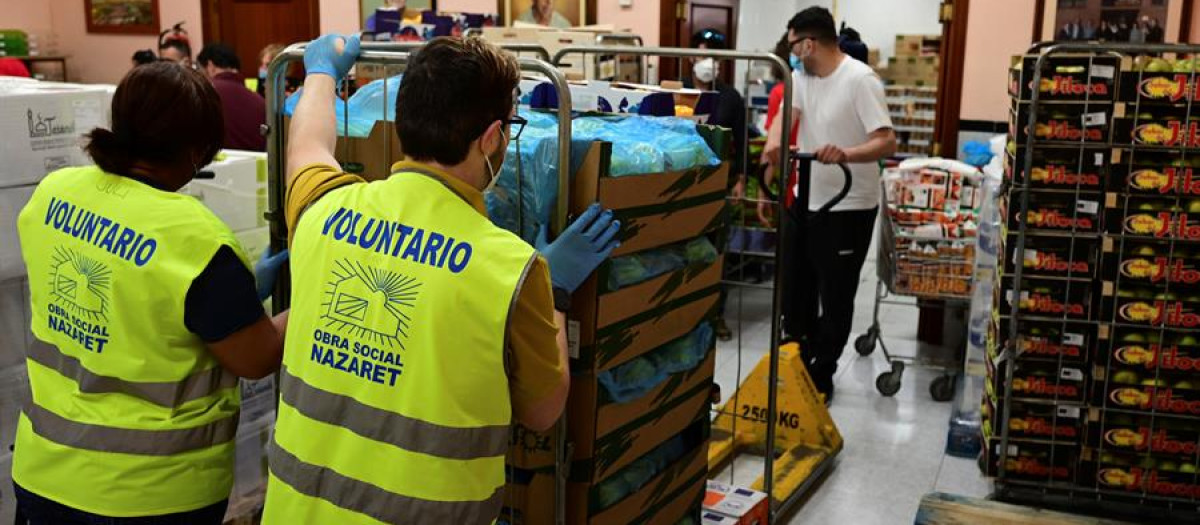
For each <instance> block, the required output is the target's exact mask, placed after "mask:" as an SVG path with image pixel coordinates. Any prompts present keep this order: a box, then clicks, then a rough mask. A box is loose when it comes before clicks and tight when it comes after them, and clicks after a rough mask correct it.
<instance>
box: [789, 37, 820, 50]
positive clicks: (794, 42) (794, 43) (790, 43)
mask: <svg viewBox="0 0 1200 525" xmlns="http://www.w3.org/2000/svg"><path fill="white" fill-rule="evenodd" d="M816 39H817V37H815V36H802V37H800V38H797V39H795V40H792V41H789V42H788V49H791V48H794V47H796V44H799V43H802V42H804V41H805V40H816Z"/></svg>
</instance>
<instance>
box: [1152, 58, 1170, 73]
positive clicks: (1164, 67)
mask: <svg viewBox="0 0 1200 525" xmlns="http://www.w3.org/2000/svg"><path fill="white" fill-rule="evenodd" d="M1172 69H1173V68H1172V67H1171V63H1170V62H1167V61H1166V60H1163V59H1161V58H1152V59H1150V62H1148V63H1147V64H1146V69H1145V71H1146V72H1147V73H1168V72H1170V71H1171V70H1172Z"/></svg>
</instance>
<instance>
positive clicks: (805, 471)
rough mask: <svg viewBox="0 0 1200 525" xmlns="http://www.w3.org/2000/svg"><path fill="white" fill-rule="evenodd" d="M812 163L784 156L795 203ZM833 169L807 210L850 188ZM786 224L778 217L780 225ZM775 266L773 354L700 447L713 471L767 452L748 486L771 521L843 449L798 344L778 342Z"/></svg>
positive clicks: (804, 193) (804, 195) (802, 198)
mask: <svg viewBox="0 0 1200 525" xmlns="http://www.w3.org/2000/svg"><path fill="white" fill-rule="evenodd" d="M814 160H815V158H814V157H813V155H811V154H803V153H793V154H792V155H791V161H792V162H793V163H795V164H796V170H795V173H796V183H797V200H798V201H799V202H807V201H808V194H809V181H810V180H811V178H812V162H813V161H814ZM839 167H840V168H841V169H842V174H843V176H844V178H845V184H844V187H843V188H842V191H841V192H839V193H838V195H837V196H835V197H834V198H833V199H832V200H830V201H829V202H828V203H826V204H825V205H824V206H822V207H821V208H820V209H818V210H817V211H816V212H812V213H825V212H828V211H829V210H830V209H831V208H833V207H834V206H835V205H837V203H839V202H841V200H842V199H843V198H845V196H846V194H847V193H849V192H850V184H851V174H850V169H849V168H848V167H847V166H846V165H844V164H840V165H839ZM759 182H760V185H761V187H762V188H763V190H764V192H765V193H767V194H768V195H769V196H770V198H771V199H773V200H775V199H778V196H777V195H770V194H771V193H772V192H771V191H770V189H769V188H768V187H767V185H766V184H765V182H764V181H762V180H761V179H760V180H759ZM783 187H787V185H783ZM788 211H789V215H788V217H789V218H790V219H791V220H792V221H793V223H794V224H795V225H794V226H789V227H799V228H803V227H804V224H805V222H807V219H808V218H809V217H811V215H812V214H811V213H810V214H809V215H808V216H807V217H805V216H800V215H801V214H795V213H790V210H788ZM786 222H787V221H786V220H783V221H781V224H780V226H781V227H783V226H784V225H783V223H786ZM781 237H782V236H781ZM781 266H782V265H778V264H777V271H776V296H775V308H774V311H775V315H774V318H773V319H772V331H773V334H772V345H776V346H777V347H778V351H777V352H768V353H767V355H765V356H763V359H762V360H761V361H759V362H758V364H757V365H756V366H755V367H754V370H753V371H752V372H751V373H750V375H749V376H747V377H746V380H745V381H743V382H742V384H741V385H740V386H739V387H738V389H737V391H736V392H735V393H734V394H733V396H732V397H730V398H729V400H728V401H726V402H725V404H724V405H722V406H721V408H720V409H719V411H718V412H717V417H716V418H715V419H713V422H712V440H711V442H710V444H709V448H708V471H709V472H710V473H712V474H714V475H715V474H716V473H718V472H720V471H721V470H722V469H723V468H725V467H726V466H727V465H729V464H730V463H731V462H732V461H733V460H734V458H735V457H736V456H738V455H740V454H743V453H750V454H756V455H761V456H767V454H768V451H771V456H770V457H769V458H768V460H767V461H766V462H765V468H764V473H763V476H762V477H759V478H758V480H756V481H755V482H754V483H753V484H752V485H751V487H750V488H752V489H754V490H758V491H762V492H767V493H769V494H770V495H771V509H772V511H771V513H770V514H771V518H770V521H771V522H772V523H773V522H774V520H775V517H776V516H780V515H783V514H786V513H787V512H789V511H790V508H791V507H792V506H793V505H795V504H796V503H797V502H799V500H800V498H801V497H803V496H804V495H805V494H807V493H808V491H809V490H810V489H811V488H812V487H813V485H814V484H815V483H816V482H817V481H818V480H820V479H821V477H822V476H823V475H824V474H825V473H826V472H827V471H828V470H829V469H830V468H831V467H832V466H833V463H834V459H835V458H836V457H837V455H838V453H840V452H841V451H842V446H843V441H842V434H841V433H840V432H838V429H837V425H835V424H834V423H833V418H832V417H830V415H829V410H828V409H827V408H826V406H825V399H824V396H823V395H822V394H820V393H818V392H817V388H816V386H815V385H813V382H812V378H811V377H809V375H808V369H807V368H806V367H805V365H804V359H803V358H802V356H801V349H800V345H799V344H798V343H788V344H784V345H782V346H778V343H777V340H778V333H779V324H778V321H779V315H778V312H779V300H780V297H782V292H781V291H780V290H779V283H780V280H779V279H780V278H781V276H782V273H781V270H780V269H779V268H780V267H781ZM772 424H773V425H774V428H772V427H771V425H772ZM769 443H773V445H769Z"/></svg>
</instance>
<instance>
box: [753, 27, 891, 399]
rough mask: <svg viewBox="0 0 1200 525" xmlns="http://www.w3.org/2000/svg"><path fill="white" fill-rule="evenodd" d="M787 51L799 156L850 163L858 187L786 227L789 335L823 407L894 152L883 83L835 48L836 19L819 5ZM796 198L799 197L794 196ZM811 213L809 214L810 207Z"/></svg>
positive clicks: (824, 176) (817, 170)
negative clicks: (883, 174)
mask: <svg viewBox="0 0 1200 525" xmlns="http://www.w3.org/2000/svg"><path fill="white" fill-rule="evenodd" d="M788 38H789V41H788V43H789V47H790V48H791V52H792V53H793V54H794V55H796V56H797V57H798V58H799V59H800V61H801V62H802V63H803V67H802V68H795V69H796V71H793V72H792V79H793V84H794V89H793V97H792V111H793V113H792V117H793V119H794V120H793V122H799V125H800V149H801V150H804V151H812V152H814V153H815V154H816V157H817V160H819V161H820V162H822V163H825V164H836V163H847V164H849V165H850V170H851V172H852V173H853V186H852V187H851V189H850V193H849V194H848V195H846V198H845V199H843V200H842V201H841V203H839V204H838V205H837V206H834V207H833V209H832V211H831V212H830V213H826V214H821V215H813V216H810V217H809V219H808V225H807V228H806V229H805V231H798V229H797V228H790V230H791V231H792V233H794V234H796V236H795V237H793V238H789V239H784V243H785V247H786V249H785V250H784V254H785V259H784V261H783V264H784V267H785V268H787V275H786V278H785V279H784V281H783V286H784V299H785V300H784V305H783V315H784V328H785V330H786V331H787V332H788V334H789V335H791V336H792V337H798V336H800V335H801V334H804V335H806V337H807V340H806V345H805V350H804V355H805V359H806V361H807V364H808V372H809V374H810V375H811V376H812V379H813V383H814V385H815V386H816V387H817V389H818V390H819V391H821V393H823V394H825V398H826V402H828V401H829V400H831V399H832V396H833V375H834V372H836V371H837V361H838V358H839V357H841V355H842V349H843V347H845V346H846V340H847V339H848V338H849V336H850V323H851V320H852V319H853V317H854V295H855V292H856V291H857V290H858V277H859V273H860V272H861V270H862V265H863V261H864V260H865V259H866V256H867V249H868V248H869V247H870V243H871V232H872V230H873V229H874V227H875V214H876V211H877V209H878V206H879V167H878V166H877V165H876V162H877V161H878V160H879V159H882V158H884V157H887V156H888V155H891V154H892V153H893V152H895V151H896V134H895V132H894V131H893V130H892V121H891V118H890V117H889V116H888V109H887V104H886V101H885V99H884V95H883V84H882V83H881V82H880V80H879V77H878V76H876V75H875V72H874V71H872V70H871V68H870V67H869V66H867V65H866V64H864V63H862V62H859V61H857V60H854V59H851V58H849V57H847V56H846V55H845V54H844V53H842V51H841V50H840V49H838V36H837V29H836V26H835V25H834V23H833V15H831V14H830V13H829V10H828V9H825V8H823V7H810V8H808V9H805V10H803V11H801V12H799V13H798V14H796V16H794V17H792V19H791V21H789V22H788ZM781 122H782V119H775V121H774V122H773V123H772V125H771V128H770V130H769V131H768V134H767V145H766V148H765V150H764V152H763V158H764V162H765V161H766V159H775V158H778V155H779V149H780V148H781V147H782V146H781V143H782V140H781V138H782V133H781V130H780V128H781V127H782V124H781ZM843 184H844V182H843V177H842V173H841V171H840V170H839V169H838V168H837V167H836V166H828V165H826V166H814V167H813V172H812V186H811V188H812V189H811V193H810V195H809V200H808V202H807V203H800V202H797V203H795V204H794V205H793V206H796V207H802V208H800V211H799V212H800V213H804V210H806V209H807V210H809V211H811V210H816V209H818V208H820V207H821V206H822V205H823V204H825V203H826V202H828V201H829V200H830V199H832V198H833V197H834V196H836V195H837V194H838V193H839V191H840V190H841V188H842V186H843ZM792 191H795V190H792ZM805 206H806V208H804V207H805Z"/></svg>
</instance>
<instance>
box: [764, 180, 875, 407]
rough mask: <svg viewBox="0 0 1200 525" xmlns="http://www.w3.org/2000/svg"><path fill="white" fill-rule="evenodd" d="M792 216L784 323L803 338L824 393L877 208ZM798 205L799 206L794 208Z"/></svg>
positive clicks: (846, 329) (844, 336) (849, 317)
mask: <svg viewBox="0 0 1200 525" xmlns="http://www.w3.org/2000/svg"><path fill="white" fill-rule="evenodd" d="M804 204H805V203H797V204H796V205H793V210H792V211H793V212H794V213H793V214H792V215H796V214H799V213H802V214H804V215H803V217H805V221H804V222H805V223H806V224H798V223H797V222H796V219H795V218H794V217H793V216H792V215H789V216H788V217H787V218H786V219H785V220H787V221H789V227H788V228H786V231H785V232H784V239H783V242H784V243H785V244H784V253H783V267H784V279H783V293H784V299H783V327H784V331H785V332H786V333H787V335H788V336H789V337H791V338H793V339H797V340H800V342H801V344H802V347H803V350H802V353H803V355H804V358H805V361H806V364H807V365H808V373H809V375H810V376H812V378H813V382H814V383H815V384H816V386H817V388H818V389H819V390H821V391H823V392H827V391H829V389H830V388H832V386H833V375H834V372H836V371H837V362H838V358H839V357H841V356H842V350H843V349H844V348H845V346H846V342H847V340H848V339H849V338H850V325H851V323H852V321H853V319H854V296H855V294H856V293H857V292H858V280H859V277H860V274H861V273H862V265H863V261H865V260H866V258H867V250H868V249H869V248H870V246H871V238H872V237H871V233H872V232H873V231H874V230H875V216H876V214H877V213H878V208H873V209H870V210H849V211H834V212H826V213H821V214H814V213H810V212H809V211H808V210H807V209H806V208H807V206H805V205H804ZM796 206H799V209H796Z"/></svg>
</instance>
